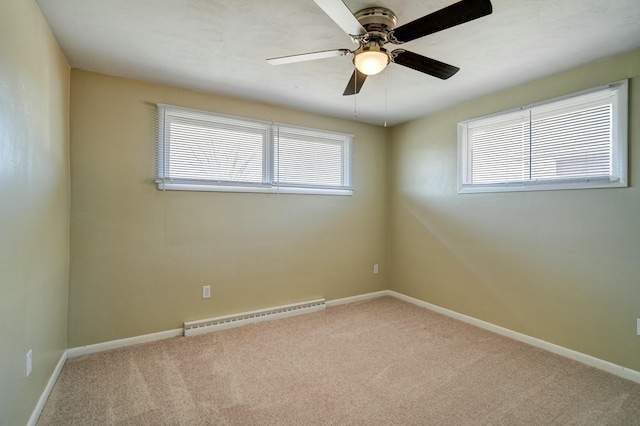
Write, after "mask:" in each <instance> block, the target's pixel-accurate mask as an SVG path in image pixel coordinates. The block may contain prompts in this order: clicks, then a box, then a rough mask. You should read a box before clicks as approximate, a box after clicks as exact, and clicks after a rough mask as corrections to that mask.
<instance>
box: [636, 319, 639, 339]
mask: <svg viewBox="0 0 640 426" xmlns="http://www.w3.org/2000/svg"><path fill="white" fill-rule="evenodd" d="M636 331H637V332H638V336H640V318H638V324H637V330H636Z"/></svg>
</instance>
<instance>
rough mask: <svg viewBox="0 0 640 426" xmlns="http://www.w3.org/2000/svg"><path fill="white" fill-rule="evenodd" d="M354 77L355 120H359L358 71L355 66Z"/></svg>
mask: <svg viewBox="0 0 640 426" xmlns="http://www.w3.org/2000/svg"><path fill="white" fill-rule="evenodd" d="M353 69H354V73H355V74H354V75H353V119H354V120H358V92H357V90H358V71H357V70H356V68H355V66H354V68H353Z"/></svg>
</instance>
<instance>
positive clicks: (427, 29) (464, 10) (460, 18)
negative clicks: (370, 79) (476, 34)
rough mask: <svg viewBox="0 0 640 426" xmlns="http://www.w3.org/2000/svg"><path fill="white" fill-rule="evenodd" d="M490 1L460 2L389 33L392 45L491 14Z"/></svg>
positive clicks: (467, 0) (471, 0)
mask: <svg viewBox="0 0 640 426" xmlns="http://www.w3.org/2000/svg"><path fill="white" fill-rule="evenodd" d="M492 11H493V6H491V1H490V0H462V1H459V2H457V3H454V4H452V5H450V6H447V7H445V8H444V9H440V10H438V11H436V12H433V13H430V14H429V15H426V16H423V17H422V18H420V19H416V20H415V21H412V22H409V23H408V24H405V25H401V26H399V27H398V28H396V29H395V30H393V31H391V32H389V35H388V39H389V41H390V42H392V43H396V44H399V43H405V42H407V41H411V40H415V39H417V38H420V37H424V36H426V35H429V34H433V33H436V32H438V31H442V30H446V29H447V28H451V27H455V26H456V25H460V24H464V23H465V22H469V21H473V20H474V19H478V18H481V17H483V16H486V15H489V14H491V12H492Z"/></svg>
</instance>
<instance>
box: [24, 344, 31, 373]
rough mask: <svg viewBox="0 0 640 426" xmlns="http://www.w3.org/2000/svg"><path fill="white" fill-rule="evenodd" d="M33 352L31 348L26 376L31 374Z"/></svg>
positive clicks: (28, 353)
mask: <svg viewBox="0 0 640 426" xmlns="http://www.w3.org/2000/svg"><path fill="white" fill-rule="evenodd" d="M32 362H33V359H32V352H31V349H29V352H27V369H26V371H25V373H26V374H25V377H29V374H31V367H32Z"/></svg>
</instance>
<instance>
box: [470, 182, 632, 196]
mask: <svg viewBox="0 0 640 426" xmlns="http://www.w3.org/2000/svg"><path fill="white" fill-rule="evenodd" d="M628 186H629V185H628V184H627V183H626V181H624V180H621V179H607V178H602V179H594V180H589V181H585V180H580V181H573V182H571V181H555V182H554V181H546V182H527V183H523V182H518V183H504V184H487V185H460V186H459V187H458V194H475V193H483V192H524V191H558V190H569V189H598V188H626V187H628Z"/></svg>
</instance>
